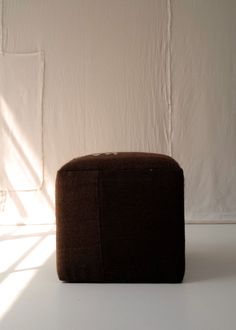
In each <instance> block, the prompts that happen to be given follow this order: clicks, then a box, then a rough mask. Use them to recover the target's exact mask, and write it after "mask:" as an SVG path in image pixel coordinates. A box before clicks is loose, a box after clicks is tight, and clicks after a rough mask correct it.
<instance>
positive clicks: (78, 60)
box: [0, 0, 236, 223]
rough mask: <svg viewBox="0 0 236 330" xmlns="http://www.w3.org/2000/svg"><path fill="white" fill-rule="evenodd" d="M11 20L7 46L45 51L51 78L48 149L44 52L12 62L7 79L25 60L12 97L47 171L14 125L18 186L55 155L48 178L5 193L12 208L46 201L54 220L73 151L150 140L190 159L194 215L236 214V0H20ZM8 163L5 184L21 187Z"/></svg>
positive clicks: (11, 0) (13, 2)
mask: <svg viewBox="0 0 236 330" xmlns="http://www.w3.org/2000/svg"><path fill="white" fill-rule="evenodd" d="M3 22H4V29H3V32H4V33H3V34H0V37H1V36H2V40H3V44H4V47H5V51H6V52H11V53H12V52H13V53H18V52H30V51H32V50H35V49H42V50H43V51H44V53H45V85H44V98H43V113H44V124H43V135H44V153H43V155H41V142H42V141H41V133H40V127H41V126H40V125H41V117H40V111H41V109H40V108H39V107H38V104H39V102H38V98H39V97H38V94H37V91H38V92H39V93H40V89H38V87H37V86H39V84H40V83H38V81H39V80H38V78H37V77H39V76H40V72H41V71H40V63H39V62H40V59H39V58H38V56H36V55H35V57H33V58H31V57H30V56H29V57H28V58H27V57H25V58H24V59H25V63H23V64H22V70H20V67H21V64H19V63H18V61H21V60H22V62H23V58H21V59H19V58H18V57H17V56H15V57H14V56H12V57H14V58H15V60H14V61H13V60H12V61H11V62H12V65H8V68H7V69H6V68H5V65H4V70H5V71H4V75H3V77H5V78H4V79H10V77H13V74H14V72H15V74H16V75H17V77H18V78H17V79H20V80H21V79H22V84H23V86H24V90H25V91H26V92H24V93H23V95H25V96H23V97H21V96H20V95H22V94H21V92H20V91H19V90H18V89H17V86H20V85H19V84H16V82H14V81H13V82H12V83H10V80H9V84H10V85H11V86H12V87H11V88H10V89H9V90H7V91H5V92H4V93H9V95H8V97H7V98H6V97H5V101H3V106H6V104H7V107H8V108H12V109H11V111H8V113H11V114H14V116H13V118H12V119H14V120H15V124H17V125H18V128H20V127H21V128H23V129H22V130H21V131H19V132H18V133H17V134H18V135H17V140H20V141H23V142H21V146H22V147H23V148H24V153H26V154H27V158H29V159H30V160H31V159H32V161H34V165H33V167H34V169H35V172H37V176H35V175H32V171H28V170H27V166H26V164H25V162H24V161H22V159H20V158H19V152H18V151H17V150H16V149H14V145H12V142H10V141H11V140H10V139H9V137H7V138H6V136H5V137H3V136H1V137H0V141H1V143H2V144H4V145H5V146H6V148H5V147H4V148H5V150H4V157H3V158H2V159H4V161H5V160H7V159H8V164H15V166H16V167H13V168H12V169H11V167H8V172H7V174H8V176H10V177H11V181H13V182H11V185H12V184H13V188H14V189H19V188H22V189H35V188H37V187H39V186H40V184H41V182H42V172H41V170H42V163H40V160H41V157H43V158H44V174H45V177H44V179H45V180H44V183H45V184H44V185H43V189H42V190H40V191H38V192H18V193H17V195H16V194H9V195H7V196H5V195H4V198H5V199H4V201H5V202H4V203H5V204H6V205H5V208H1V209H2V210H3V209H4V211H1V213H2V214H5V213H7V212H8V211H9V212H10V210H12V209H13V208H14V209H15V213H16V214H19V217H22V215H24V214H25V216H26V217H28V216H30V217H31V220H29V222H30V223H31V222H32V221H35V219H36V217H35V215H36V213H37V214H39V212H38V211H39V209H40V210H44V211H45V214H44V217H41V220H39V221H49V219H51V218H50V217H51V215H50V216H47V215H46V212H47V211H51V212H52V213H54V204H53V203H54V183H55V176H56V171H57V170H58V168H60V166H61V165H63V164H64V163H65V162H67V161H69V160H70V159H72V158H74V157H78V156H82V155H84V154H88V153H100V152H117V151H147V152H149V151H150V152H160V153H166V154H170V155H172V156H173V157H174V158H175V159H176V160H177V161H178V162H179V163H180V165H181V166H182V167H183V169H184V173H185V210H186V212H185V214H186V221H196V222H207V221H209V222H234V221H236V147H235V144H236V93H235V90H236V38H235V31H236V2H235V0H226V1H222V0H178V1H173V0H160V1H157V0H147V1H146V0H145V1H136V0H125V1H117V0H114V1H113V0H92V1H90V0H78V1H72V0H68V1H46V0H40V1H28V0H21V1H19V0H8V1H4V19H3ZM0 39H1V38H0ZM28 61H29V62H30V63H31V64H28ZM16 62H17V63H16ZM26 62H27V63H26ZM28 65H29V67H28ZM14 67H16V70H15V69H14ZM1 70H3V68H2V69H1ZM6 70H7V71H6ZM37 70H38V71H37ZM24 72H29V76H28V74H27V75H26V77H25V76H24ZM33 76H34V77H35V78H33ZM0 79H1V78H0ZM13 80H14V79H13ZM28 93H29V94H28ZM33 94H34V95H36V97H33ZM6 99H7V100H6ZM6 101H7V102H6ZM4 102H5V103H6V104H5V103H4ZM1 104H2V103H1ZM17 104H18V105H21V106H20V107H19V108H20V109H18V106H17ZM0 125H2V126H0V127H2V129H1V130H2V133H1V134H3V124H0ZM11 131H12V132H13V131H14V130H11ZM15 131H16V130H15ZM4 134H6V133H4ZM23 137H24V140H23ZM28 144H29V145H28ZM8 145H9V147H8ZM30 150H31V151H30ZM1 152H2V151H1ZM19 160H20V161H19ZM19 166H20V167H22V168H23V169H24V171H23V172H22V173H21V175H19V177H18V176H17V175H16V176H15V174H14V173H16V170H15V169H16V168H17V167H18V168H19ZM1 167H2V173H1V174H0V184H1V186H2V188H9V180H8V181H7V179H6V175H5V174H6V173H5V174H4V171H6V169H5V168H6V167H4V164H3V162H1ZM28 168H29V167H28ZM18 173H19V172H18ZM13 179H14V180H13ZM2 200H3V199H2ZM42 200H43V203H44V204H43V205H44V207H41V205H42V204H40V203H41V202H40V203H39V201H42ZM0 201H1V200H0ZM19 201H20V203H21V208H20V207H19V205H20V203H19ZM39 205H40V207H39ZM22 206H23V208H24V210H25V211H24V212H23V211H22V210H21V209H22ZM49 213H50V212H49ZM50 214H51V213H50ZM32 219H33V220H32ZM0 221H1V220H0ZM37 221H38V220H37Z"/></svg>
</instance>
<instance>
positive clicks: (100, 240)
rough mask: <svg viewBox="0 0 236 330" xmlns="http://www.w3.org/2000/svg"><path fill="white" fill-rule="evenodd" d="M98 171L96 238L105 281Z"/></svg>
mask: <svg viewBox="0 0 236 330" xmlns="http://www.w3.org/2000/svg"><path fill="white" fill-rule="evenodd" d="M100 172H101V171H100V170H98V175H97V200H98V236H99V248H100V264H101V268H102V277H103V278H102V281H105V272H104V258H103V247H102V228H101V227H102V225H101V213H102V206H101V203H102V197H101V196H102V189H101V175H100Z"/></svg>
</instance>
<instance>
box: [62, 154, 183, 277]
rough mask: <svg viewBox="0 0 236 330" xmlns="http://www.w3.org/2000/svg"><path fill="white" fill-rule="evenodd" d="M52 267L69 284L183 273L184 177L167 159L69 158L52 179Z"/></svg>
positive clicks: (125, 156)
mask: <svg viewBox="0 0 236 330" xmlns="http://www.w3.org/2000/svg"><path fill="white" fill-rule="evenodd" d="M56 224H57V236H56V237H57V250H56V252H57V272H58V276H59V279H60V280H62V281H67V282H152V283H155V282H169V283H177V282H181V281H182V280H183V276H184V271H185V237H184V177H183V171H182V169H181V168H180V166H179V165H178V163H177V162H176V161H175V160H173V159H172V158H171V157H168V156H165V155H160V154H152V153H137V152H128V153H125V152H121V153H106V154H94V155H88V156H84V157H80V158H76V159H73V160H72V161H70V162H69V163H67V164H66V165H64V166H63V167H62V168H61V169H60V170H59V171H58V173H57V179H56Z"/></svg>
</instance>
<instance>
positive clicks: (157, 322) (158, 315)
mask: <svg viewBox="0 0 236 330" xmlns="http://www.w3.org/2000/svg"><path fill="white" fill-rule="evenodd" d="M0 235H1V243H0V273H1V274H0V329H1V330H4V329H7V330H26V329H32V330H37V329H39V330H44V329H46V330H47V329H52V330H54V329H56V330H60V329H63V330H77V329H79V330H108V329H109V330H115V329H116V330H118V329H119V330H126V329H129V330H132V329H135V330H139V329H140V330H141V329H142V330H149V329H158V330H164V329H168V330H171V329H174V330H185V329H187V330H195V329H196V330H211V329H212V330H228V329H230V330H235V329H236V225H186V262H187V269H186V276H185V281H184V283H182V284H172V285H171V284H65V283H61V282H59V280H58V279H57V275H56V270H55V227H53V226H22V227H10V226H9V227H0Z"/></svg>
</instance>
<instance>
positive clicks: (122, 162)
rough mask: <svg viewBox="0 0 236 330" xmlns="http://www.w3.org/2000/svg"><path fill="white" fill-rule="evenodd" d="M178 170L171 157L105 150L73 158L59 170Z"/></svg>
mask: <svg viewBox="0 0 236 330" xmlns="http://www.w3.org/2000/svg"><path fill="white" fill-rule="evenodd" d="M145 168H146V169H151V168H152V169H155V168H157V169H161V168H164V169H168V168H169V169H170V170H179V169H180V166H179V164H178V163H177V162H176V161H175V160H174V159H173V158H171V157H169V156H167V155H162V154H156V153H147V152H114V153H112V152H109V153H108V152H107V153H99V154H91V155H87V156H82V157H78V158H75V159H73V160H71V161H70V162H68V163H67V164H65V165H64V166H63V167H62V168H61V169H60V171H78V170H124V169H145Z"/></svg>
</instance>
